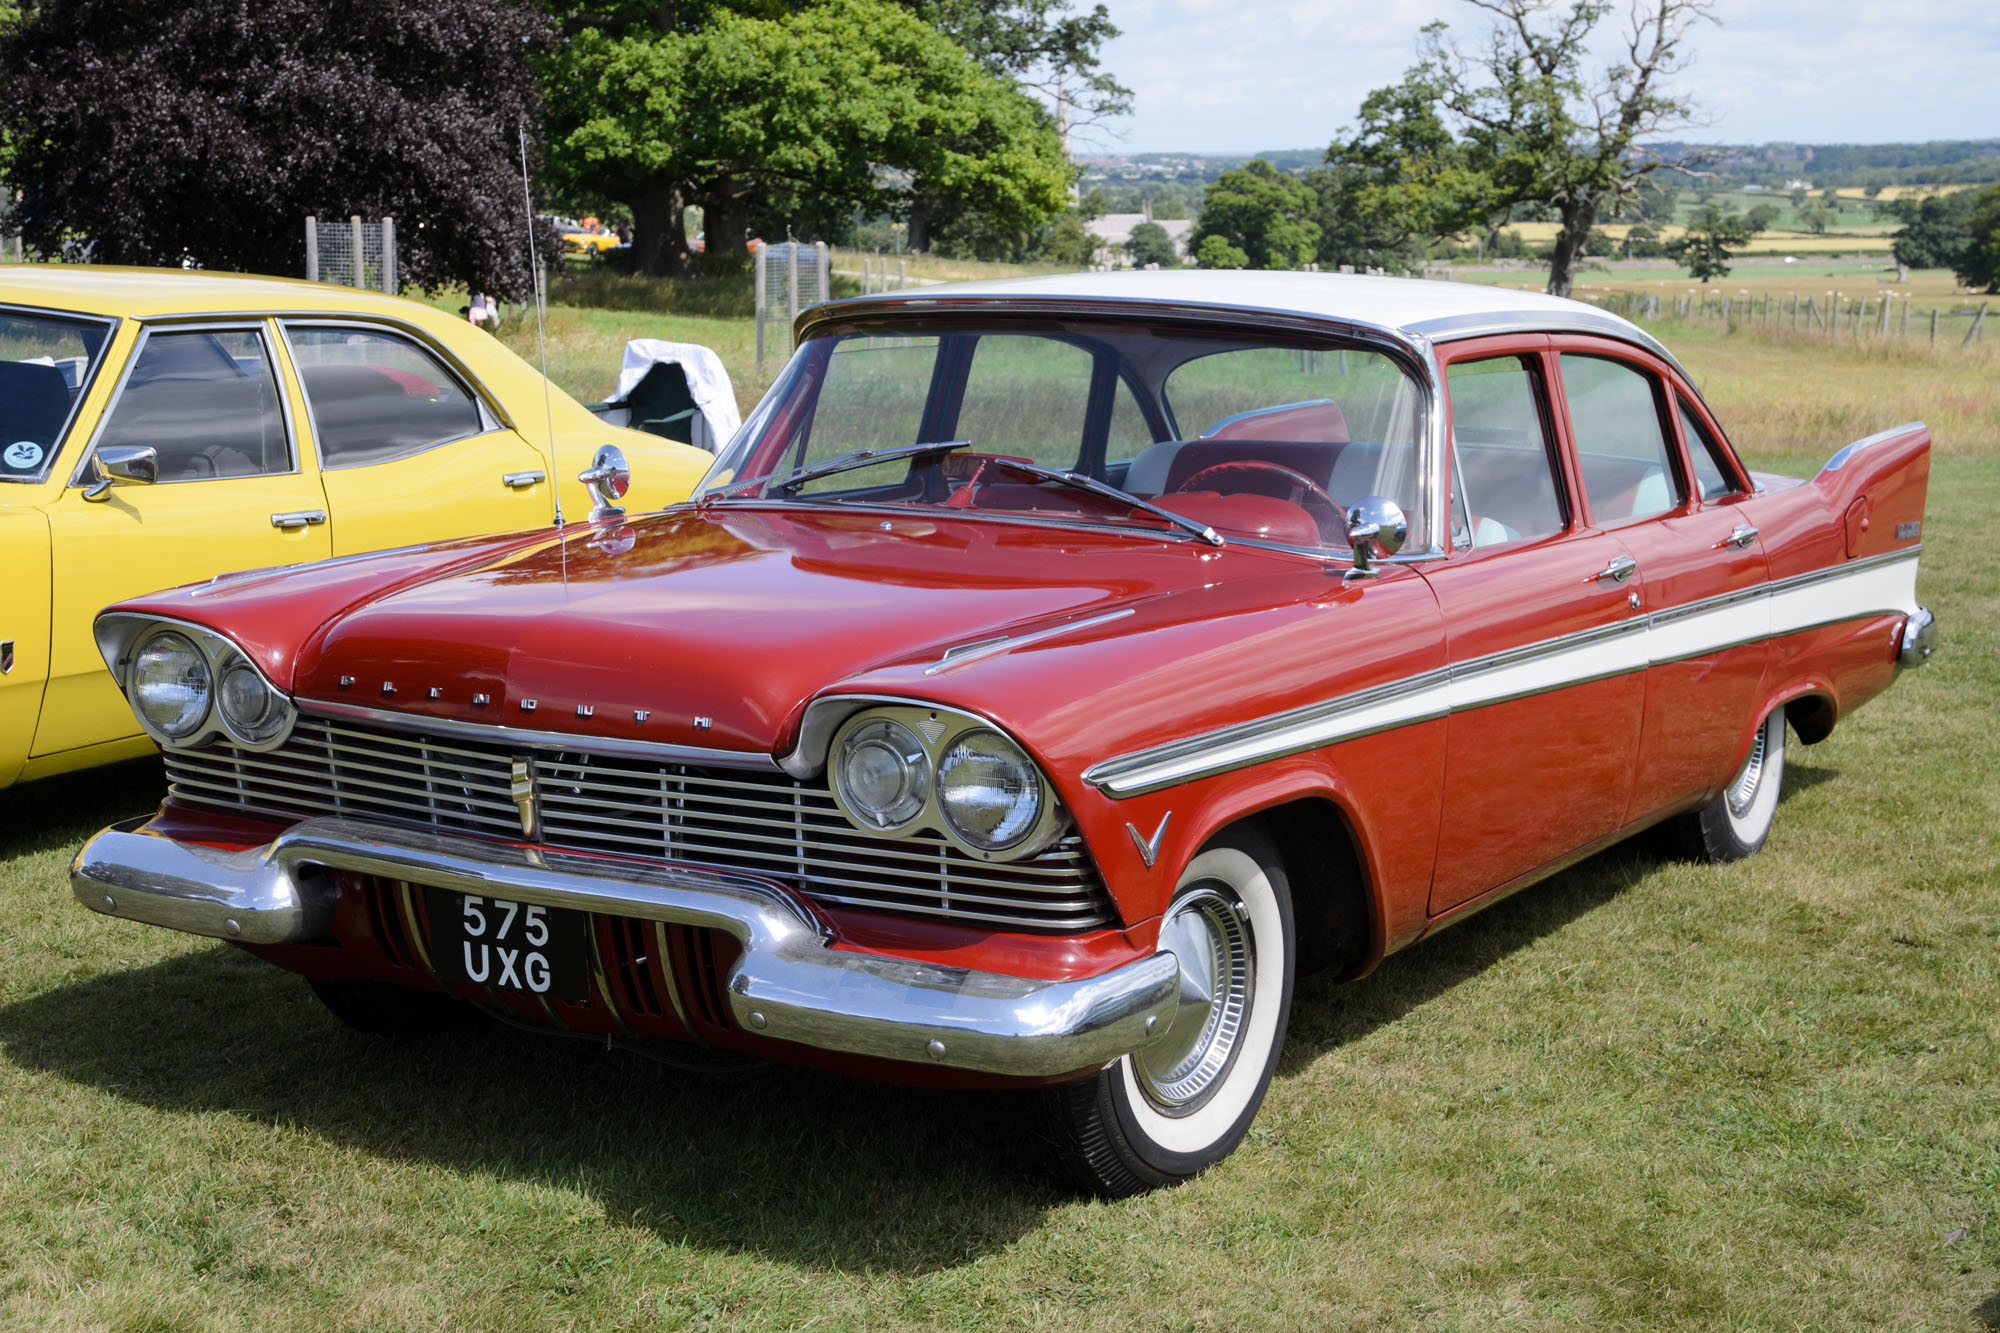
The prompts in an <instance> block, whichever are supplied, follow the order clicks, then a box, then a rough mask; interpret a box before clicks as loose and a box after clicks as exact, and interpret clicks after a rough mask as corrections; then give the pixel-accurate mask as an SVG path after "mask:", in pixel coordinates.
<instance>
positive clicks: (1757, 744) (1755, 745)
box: [1670, 705, 1785, 863]
mask: <svg viewBox="0 0 2000 1333" xmlns="http://www.w3.org/2000/svg"><path fill="white" fill-rule="evenodd" d="M1784 779H1785V710H1784V707H1783V705H1780V706H1778V707H1777V708H1773V709H1772V710H1771V714H1770V716H1769V717H1766V718H1765V719H1764V725H1763V726H1761V727H1759V728H1758V729H1757V736H1756V738H1755V739H1754V740H1752V741H1751V742H1750V753H1749V754H1748V755H1747V756H1746V757H1745V758H1744V760H1743V767H1742V768H1740V769H1738V770H1737V771H1736V776H1735V777H1733V778H1731V779H1730V780H1729V785H1728V786H1726V787H1724V788H1723V789H1722V794H1721V795H1720V796H1718V797H1716V798H1715V799H1714V800H1713V801H1710V802H1709V803H1708V804H1707V805H1705V806H1703V807H1702V808H1701V809H1699V810H1696V811H1694V812H1693V813H1691V814H1686V815H1682V816H1680V817H1679V818H1678V819H1676V820H1674V821H1673V822H1672V824H1671V826H1670V833H1671V835H1672V836H1673V838H1674V840H1675V842H1676V843H1678V844H1679V848H1680V850H1681V851H1682V852H1683V853H1684V854H1686V855H1687V856H1690V857H1692V858H1693V859H1695V860H1698V861H1713V862H1718V863H1720V862H1724V861H1740V860H1742V859H1743V858H1744V857H1746V856H1748V855H1750V854H1751V853H1752V852H1754V851H1756V850H1757V849H1758V848H1759V847H1762V846H1763V845H1764V839H1766V838H1768V837H1769V836H1770V835H1771V825H1772V824H1774V823H1775V822H1776V821H1777V815H1778V789H1779V788H1780V787H1781V786H1783V785H1784Z"/></svg>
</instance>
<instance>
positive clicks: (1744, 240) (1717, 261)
mask: <svg viewBox="0 0 2000 1333" xmlns="http://www.w3.org/2000/svg"><path fill="white" fill-rule="evenodd" d="M1749 243H1750V224H1749V222H1748V221H1747V220H1746V219H1744V218H1743V217H1742V216H1741V215H1740V214H1737V213H1725V212H1723V211H1722V210H1721V209H1720V208H1718V207H1716V206H1715V205H1714V204H1710V205H1709V206H1708V207H1707V208H1705V209H1703V210H1702V211H1701V215H1700V216H1699V217H1696V218H1694V219H1692V220H1690V221H1689V223H1688V225H1687V230H1686V231H1685V232H1683V233H1682V234H1681V236H1680V239H1678V240H1675V241H1670V242H1668V244H1667V258H1669V259H1671V260H1673V261H1674V262H1675V263H1676V264H1684V265H1686V267H1687V270H1688V274H1689V275H1690V276H1691V277H1693V278H1694V280H1695V281H1696V282H1707V281H1708V280H1709V279H1710V278H1724V277H1728V276H1729V258H1730V251H1731V249H1732V248H1739V249H1740V248H1741V247H1743V246H1745V245H1748V244H1749Z"/></svg>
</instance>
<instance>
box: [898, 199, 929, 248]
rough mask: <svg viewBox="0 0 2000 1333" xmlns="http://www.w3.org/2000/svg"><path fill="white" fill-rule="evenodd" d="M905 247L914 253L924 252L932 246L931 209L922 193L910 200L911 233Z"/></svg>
mask: <svg viewBox="0 0 2000 1333" xmlns="http://www.w3.org/2000/svg"><path fill="white" fill-rule="evenodd" d="M904 248H905V249H907V250H908V251H909V252H910V253H911V254H913V255H920V254H923V253H924V252H925V251H927V250H929V249H930V248H931V210H930V208H929V206H927V205H926V204H925V203H924V200H923V196H922V195H918V196H917V197H915V198H913V199H911V200H910V234H909V236H908V237H907V238H906V239H905V242H904Z"/></svg>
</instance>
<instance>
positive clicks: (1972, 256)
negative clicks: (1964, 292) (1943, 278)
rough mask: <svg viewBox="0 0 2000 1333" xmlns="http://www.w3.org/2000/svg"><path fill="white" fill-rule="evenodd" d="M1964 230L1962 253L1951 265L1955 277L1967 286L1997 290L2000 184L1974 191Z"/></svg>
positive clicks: (1999, 274) (1999, 279)
mask: <svg viewBox="0 0 2000 1333" xmlns="http://www.w3.org/2000/svg"><path fill="white" fill-rule="evenodd" d="M1967 193H1970V191H1968V192H1967ZM1966 233H1967V240H1966V243H1965V250H1964V253H1962V254H1961V255H1960V256H1959V259H1958V263H1957V264H1955V265H1953V266H1952V267H1953V268H1954V269H1955V270H1956V271H1957V273H1958V280H1959V281H1960V282H1962V283H1964V284H1965V285H1966V286H1968V287H1978V288H1981V289H1983V290H1985V291H1988V292H2000V185H1989V186H1987V187H1986V188H1985V189H1983V190H1981V191H1979V193H1978V194H1976V195H1973V198H1972V206H1971V208H1970V209H1969V210H1968V212H1967V217H1966Z"/></svg>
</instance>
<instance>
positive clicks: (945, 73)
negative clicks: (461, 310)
mask: <svg viewBox="0 0 2000 1333" xmlns="http://www.w3.org/2000/svg"><path fill="white" fill-rule="evenodd" d="M745 3H748V0H745ZM772 8H773V10H774V11H775V12H774V14H773V15H772V16H770V17H765V16H762V15H760V14H756V13H745V12H739V11H738V10H737V9H734V8H730V7H727V6H726V5H724V4H723V3H721V0H717V2H716V3H712V4H709V5H698V4H695V3H685V4H682V5H679V6H676V5H674V4H664V5H660V6H658V7H657V8H656V7H653V6H643V7H636V6H626V5H621V4H618V3H616V2H615V0H602V8H598V9H590V10H582V11H579V12H576V13H573V14H572V15H571V18H570V26H571V27H573V28H574V29H575V31H574V33H573V36H572V40H571V41H570V43H569V44H568V46H567V47H566V48H564V49H563V50H561V51H559V52H556V53H554V54H553V55H552V56H551V58H550V59H549V61H548V62H547V67H546V69H545V71H544V77H545V81H546V83H547V86H548V88H549V90H550V93H549V96H550V110H551V116H550V142H549V152H550V158H551V166H552V176H553V177H554V179H555V180H556V181H557V182H558V183H559V184H561V185H563V186H564V187H566V188H572V189H587V190H595V191H597V192H599V193H601V194H604V195H607V196H609V197H611V198H613V199H617V200H619V201H621V202H624V203H625V204H627V205H628V206H629V207H630V208H631V210H632V214H633V218H634V221H635V224H636V235H635V237H634V247H635V251H636V258H637V261H638V267H639V268H640V269H641V270H642V271H644V272H648V273H673V272H678V271H680V270H681V268H682V267H683V265H684V264H685V260H686V255H685V252H684V248H683V246H684V239H683V237H682V236H681V234H680V218H681V210H682V208H683V206H684V205H686V204H688V203H694V204H698V205H700V206H701V208H702V209H703V213H704V216H705V218H706V222H707V232H708V252H709V254H711V255H721V256H727V255H732V254H733V255H741V254H742V253H743V248H744V246H743V243H744V232H745V230H746V229H747V228H748V226H749V225H750V222H751V220H752V218H753V215H754V214H755V213H756V212H757V211H758V210H760V209H763V210H767V220H768V213H779V212H780V210H779V209H778V208H777V207H774V206H773V205H774V203H775V204H782V205H785V207H784V208H783V212H787V213H791V212H795V210H800V209H803V210H806V211H807V212H808V214H809V215H810V216H812V217H813V218H815V219H817V220H819V221H821V222H822V223H825V224H826V225H831V223H832V221H833V220H834V219H840V218H845V217H848V216H850V215H852V214H853V213H855V212H861V213H864V214H866V213H881V212H892V213H899V214H902V213H909V212H910V211H912V202H911V200H912V195H913V191H914V189H915V188H916V186H917V185H918V184H920V185H921V189H922V190H923V191H924V192H925V195H926V197H927V198H930V199H934V200H938V201H943V202H944V203H946V204H949V205H951V206H953V207H960V208H971V209H977V210H979V211H981V212H983V213H985V214H987V215H989V222H988V225H989V226H992V227H995V228H1000V229H1005V230H1011V231H1027V230H1030V229H1033V228H1038V227H1039V226H1041V224H1042V223H1043V222H1044V221H1046V220H1047V219H1048V218H1050V217H1052V216H1053V215H1054V214H1055V213H1056V212H1058V211H1059V210H1060V209H1061V208H1062V207H1063V205H1064V203H1065V192H1066V189H1067V186H1068V183H1069V178H1070V168H1069V165H1068V163H1067V162H1066V161H1064V159H1063V156H1062V148H1061V143H1060V140H1059V138H1058V136H1057V134H1056V132H1055V128H1054V124H1053V122H1052V120H1051V118H1050V116H1049V115H1048V113H1047V112H1046V111H1045V110H1044V109H1043V108H1042V107H1040V106H1039V105H1038V104H1037V103H1036V102H1035V101H1034V100H1033V99H1032V98H1031V97H1029V96H1028V95H1027V94H1025V93H1023V92H1021V91H1020V90H1019V89H1017V88H1015V87H1014V86H1013V85H1012V84H1010V83H1008V82H1007V81H1005V80H1003V79H1000V78H997V77H995V76H994V75H992V74H990V73H988V72H987V71H985V70H984V69H982V68H981V67H980V66H979V65H978V64H976V63H975V62H973V61H972V60H970V59H968V58H967V56H966V54H965V52H964V51H963V50H962V49H960V48H959V47H957V46H956V45H954V44H953V43H952V42H951V41H950V40H949V39H948V38H946V37H945V36H943V35H942V34H940V33H938V32H937V31H935V30H934V29H932V28H930V27H929V26H927V25H926V24H924V23H923V22H922V21H921V20H920V19H918V18H917V17H916V16H915V15H913V14H911V13H909V12H907V11H906V10H903V9H900V8H898V7H896V6H895V5H892V4H889V3H886V0H826V2H825V3H820V4H814V5H810V6H806V7H803V8H800V9H798V10H796V11H793V10H790V9H788V8H786V7H784V6H781V5H773V6H772ZM914 221H915V220H914V219H913V226H912V232H913V234H912V236H911V244H912V246H913V247H915V246H918V245H920V244H921V243H922V242H921V237H920V236H919V235H918V234H916V230H917V229H916V227H915V226H914Z"/></svg>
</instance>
